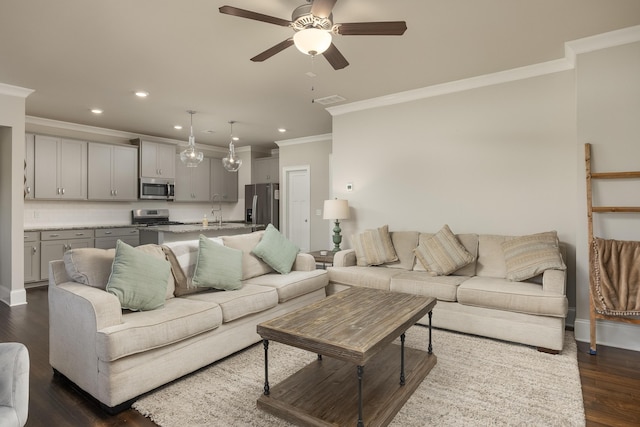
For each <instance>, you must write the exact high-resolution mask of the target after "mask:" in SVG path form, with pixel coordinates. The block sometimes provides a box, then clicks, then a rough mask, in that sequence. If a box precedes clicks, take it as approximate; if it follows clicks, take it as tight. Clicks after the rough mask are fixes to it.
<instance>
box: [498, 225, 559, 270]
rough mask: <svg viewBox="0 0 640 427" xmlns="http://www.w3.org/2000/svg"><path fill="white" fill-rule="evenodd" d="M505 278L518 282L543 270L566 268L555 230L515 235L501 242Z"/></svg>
mask: <svg viewBox="0 0 640 427" xmlns="http://www.w3.org/2000/svg"><path fill="white" fill-rule="evenodd" d="M502 251H503V252H504V262H505V264H506V266H507V279H508V280H511V281H512V282H520V281H523V280H527V279H530V278H532V277H535V276H537V275H538V274H541V273H543V272H544V271H545V270H551V269H553V270H566V268H567V266H566V265H565V264H564V261H563V260H562V255H560V250H559V248H558V234H557V233H556V232H555V231H548V232H545V233H538V234H531V235H528V236H521V237H516V238H515V239H510V240H506V241H504V242H502Z"/></svg>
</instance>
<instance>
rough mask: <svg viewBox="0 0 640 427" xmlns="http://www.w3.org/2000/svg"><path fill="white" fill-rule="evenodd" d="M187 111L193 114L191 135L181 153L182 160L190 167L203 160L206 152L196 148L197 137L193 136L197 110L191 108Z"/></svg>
mask: <svg viewBox="0 0 640 427" xmlns="http://www.w3.org/2000/svg"><path fill="white" fill-rule="evenodd" d="M187 113H189V114H191V135H190V136H189V145H188V146H187V148H185V149H184V150H183V151H182V152H181V153H180V161H181V162H182V163H184V164H185V165H186V166H187V167H188V168H195V167H196V166H198V165H199V164H200V163H201V162H202V159H203V158H204V154H203V153H202V151H198V150H196V138H195V137H194V136H193V115H194V114H195V113H196V112H195V111H192V110H189V111H187Z"/></svg>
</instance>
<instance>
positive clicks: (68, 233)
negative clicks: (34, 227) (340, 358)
mask: <svg viewBox="0 0 640 427" xmlns="http://www.w3.org/2000/svg"><path fill="white" fill-rule="evenodd" d="M92 247H93V229H77V230H52V231H41V232H40V280H47V279H48V278H49V261H53V260H57V259H62V257H63V256H64V253H65V252H66V251H68V250H69V249H77V248H92Z"/></svg>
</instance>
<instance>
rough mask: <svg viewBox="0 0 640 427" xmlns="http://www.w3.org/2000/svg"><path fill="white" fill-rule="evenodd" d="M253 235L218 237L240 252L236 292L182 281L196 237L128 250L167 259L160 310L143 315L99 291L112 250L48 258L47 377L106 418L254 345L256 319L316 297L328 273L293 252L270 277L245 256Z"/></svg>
mask: <svg viewBox="0 0 640 427" xmlns="http://www.w3.org/2000/svg"><path fill="white" fill-rule="evenodd" d="M261 233H264V232H263V231H262V232H256V233H251V234H245V235H238V236H228V237H223V238H221V240H222V241H223V242H224V245H225V246H231V247H234V248H236V249H241V250H242V251H243V254H242V279H243V280H242V286H241V287H240V289H237V290H225V291H218V290H211V289H205V290H203V289H193V287H192V286H191V283H189V282H190V280H187V281H186V282H185V278H187V279H188V278H190V277H192V276H193V267H194V265H195V261H196V259H197V255H198V241H197V240H196V241H189V242H176V243H172V244H171V246H170V247H169V246H165V247H162V248H161V247H159V246H157V245H144V247H138V248H136V250H144V251H146V252H148V253H155V254H156V255H154V256H158V257H164V256H167V257H168V258H169V261H171V262H172V265H171V268H172V273H173V274H172V275H171V276H170V278H169V282H170V283H169V284H168V286H167V293H166V300H165V301H164V306H163V307H161V308H158V309H153V310H149V311H128V310H123V309H122V308H121V304H120V301H119V299H118V297H116V296H115V295H113V294H112V293H109V292H107V291H105V289H104V288H105V285H106V281H107V280H109V274H110V269H111V264H112V263H113V256H114V255H113V253H114V251H113V250H110V251H105V250H101V249H75V250H72V251H69V252H67V253H66V254H65V259H64V260H59V261H52V262H51V264H50V274H49V277H50V279H49V319H50V321H49V339H50V346H49V347H50V354H49V361H50V364H51V366H52V367H53V369H54V372H56V374H62V375H63V376H64V377H66V378H67V379H69V380H70V381H72V382H73V383H75V384H76V385H77V386H78V387H80V388H81V389H82V390H84V391H85V392H86V393H88V394H89V395H91V396H93V397H94V398H95V399H97V401H98V402H100V404H101V406H103V408H104V409H105V410H107V411H108V412H111V413H115V412H119V411H120V410H123V409H125V408H127V407H129V406H130V404H131V403H132V402H133V399H135V398H136V397H137V396H139V395H141V394H143V393H146V392H148V391H150V390H153V389H155V388H157V387H159V386H161V385H163V384H166V383H168V382H170V381H172V380H175V379H177V378H180V377H181V376H183V375H185V374H188V373H190V372H193V371H195V370H197V369H199V368H201V367H203V366H206V365H208V364H210V363H213V362H215V361H217V360H219V359H221V358H223V357H225V356H228V355H230V354H233V353H234V352H237V351H238V350H241V349H243V348H245V347H247V346H249V345H252V344H254V343H256V342H259V341H260V336H259V335H258V334H257V333H256V325H257V324H258V323H260V322H263V321H266V320H269V319H271V318H273V317H276V316H278V315H282V314H284V313H287V312H290V311H292V310H295V309H298V308H301V307H303V306H305V305H307V304H310V303H312V302H315V301H318V300H321V299H323V298H325V297H326V292H325V287H326V285H327V283H328V276H327V273H326V271H323V270H316V269H315V261H314V259H313V257H312V256H311V255H308V254H303V253H299V254H297V256H296V255H295V253H294V255H293V256H294V257H296V258H295V262H294V264H293V266H292V271H291V272H289V273H288V274H279V273H276V272H274V271H273V270H272V269H271V268H270V267H269V265H267V264H266V263H264V262H263V261H262V260H261V259H259V258H257V257H256V256H254V255H252V254H251V249H252V248H253V247H255V245H256V243H257V242H258V241H259V240H260V236H261ZM65 264H66V265H65ZM80 282H85V283H80ZM196 291H197V292H196Z"/></svg>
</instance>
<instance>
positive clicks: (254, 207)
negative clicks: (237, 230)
mask: <svg viewBox="0 0 640 427" xmlns="http://www.w3.org/2000/svg"><path fill="white" fill-rule="evenodd" d="M251 213H252V214H251V222H252V223H253V226H254V227H255V226H256V225H257V224H258V195H257V194H254V195H253V204H252V205H251Z"/></svg>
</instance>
